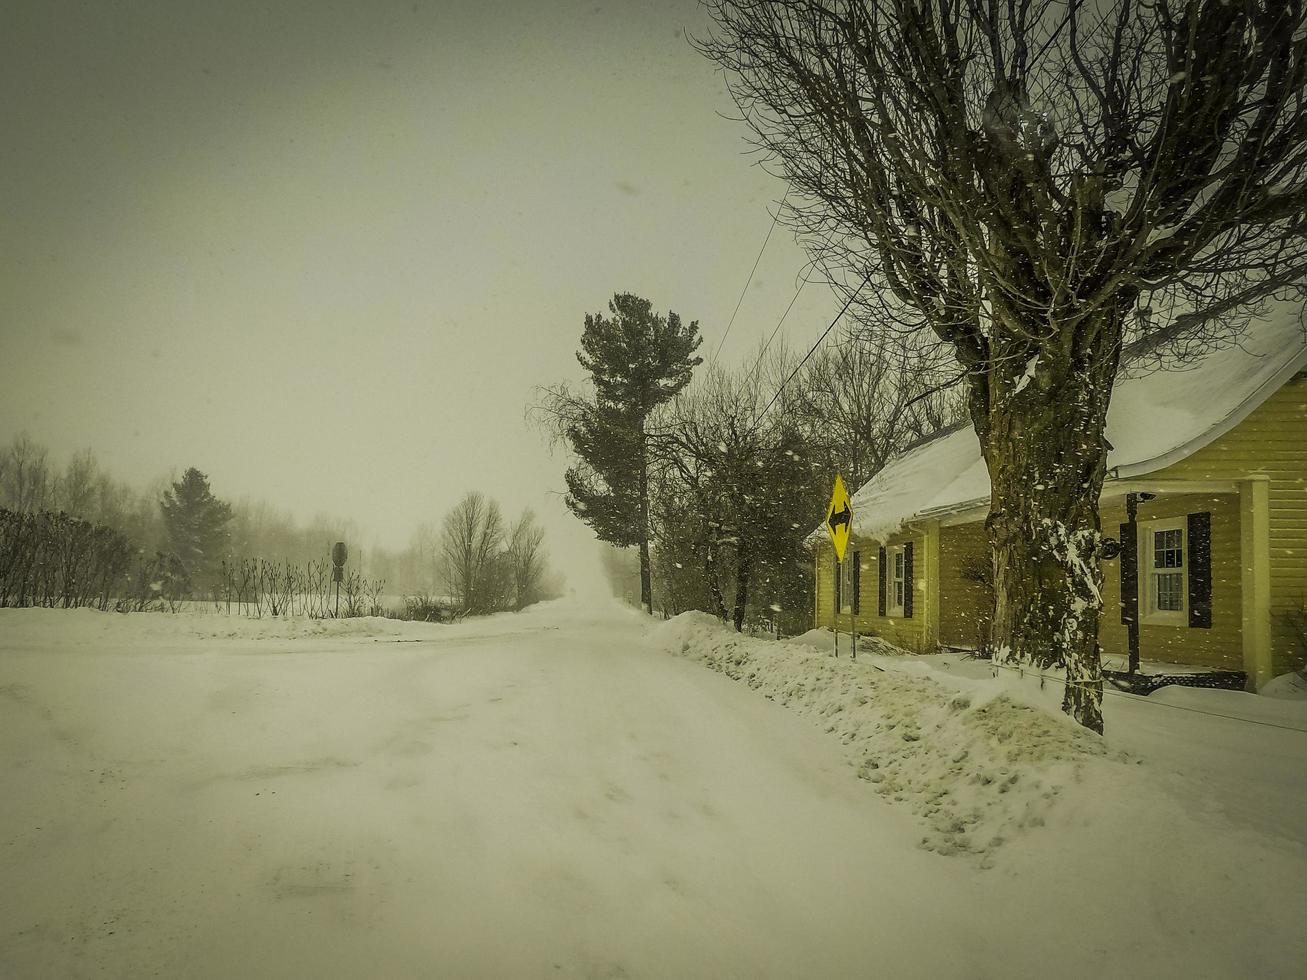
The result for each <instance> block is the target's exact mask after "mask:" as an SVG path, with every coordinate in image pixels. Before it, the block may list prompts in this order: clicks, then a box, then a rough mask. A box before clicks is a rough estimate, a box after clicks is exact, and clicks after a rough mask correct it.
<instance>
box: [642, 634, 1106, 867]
mask: <svg viewBox="0 0 1307 980" xmlns="http://www.w3.org/2000/svg"><path fill="white" fill-rule="evenodd" d="M654 641H655V642H656V643H658V644H660V645H661V646H662V647H663V648H664V649H666V650H668V651H670V652H672V653H675V654H677V655H679V656H683V657H687V658H689V659H692V660H698V661H700V662H702V663H703V664H705V665H706V666H708V667H711V668H712V669H713V670H717V671H720V672H721V673H723V674H725V675H726V676H727V677H731V678H733V679H735V680H739V681H743V682H744V683H746V684H748V685H749V687H751V688H753V689H755V690H756V691H758V692H759V693H761V694H763V695H765V696H766V697H767V698H769V699H771V700H773V701H776V702H778V703H780V704H783V705H785V706H786V707H788V708H790V709H791V710H793V711H797V712H798V713H800V714H802V715H805V716H807V717H809V718H811V719H812V720H813V721H814V722H816V723H817V724H819V725H821V726H822V728H824V729H825V731H826V732H827V733H829V734H831V735H834V736H836V737H837V738H839V739H840V741H841V742H843V743H844V746H845V752H846V754H847V756H848V758H849V761H850V762H851V763H852V764H853V765H854V766H855V767H856V769H857V771H858V775H859V776H861V777H862V778H863V779H866V780H868V781H870V782H871V783H873V784H874V785H875V787H876V789H877V790H878V791H879V792H880V793H881V794H882V795H884V796H886V797H888V798H890V799H892V800H894V801H896V802H899V803H904V804H906V805H908V806H910V807H911V808H912V809H913V810H914V811H915V812H916V813H917V814H919V815H920V816H921V817H922V819H923V820H924V822H925V825H926V828H927V831H926V834H925V836H924V837H923V838H922V840H921V846H922V847H925V848H926V849H928V850H932V851H938V852H940V853H943V854H957V853H963V852H969V853H972V854H975V855H979V856H980V857H981V859H982V863H987V855H988V854H989V853H990V852H992V851H993V850H994V849H995V848H997V847H999V846H1000V845H1002V844H1003V843H1004V842H1005V841H1007V840H1009V839H1010V838H1012V837H1013V836H1014V835H1016V834H1019V833H1020V832H1021V831H1022V830H1024V829H1026V828H1030V827H1037V826H1042V825H1043V823H1044V820H1045V816H1046V815H1047V813H1048V812H1049V809H1050V808H1051V807H1052V805H1053V804H1054V802H1055V801H1056V799H1057V797H1058V795H1059V793H1060V792H1061V790H1062V788H1063V787H1064V786H1066V785H1067V784H1068V783H1073V782H1079V781H1080V780H1081V779H1082V778H1084V770H1085V766H1086V763H1088V762H1091V761H1096V760H1103V759H1104V758H1105V757H1106V756H1107V755H1108V750H1107V749H1106V748H1105V747H1104V745H1103V743H1102V740H1101V739H1099V738H1097V737H1096V736H1094V735H1092V734H1091V733H1089V732H1087V731H1085V730H1084V729H1082V728H1080V727H1078V726H1076V725H1074V724H1073V723H1070V722H1069V721H1065V722H1064V721H1063V720H1062V719H1060V718H1057V717H1055V716H1052V715H1049V714H1048V713H1047V712H1045V711H1042V710H1040V709H1038V708H1032V707H1028V706H1026V705H1023V704H1018V703H1016V702H1014V701H1013V700H1011V699H1010V698H1009V697H1008V695H1007V694H1005V693H1003V690H1002V688H1001V685H1000V684H998V683H989V682H985V681H970V682H968V681H964V680H956V681H954V683H953V684H952V685H951V686H946V685H945V684H942V683H940V682H939V681H937V680H934V679H932V678H930V677H926V676H915V675H914V674H912V673H904V672H900V671H897V670H892V671H891V670H883V669H880V668H878V667H876V666H875V665H873V664H871V663H869V662H868V661H867V660H866V659H864V660H862V661H853V660H850V659H847V657H843V658H840V659H835V658H833V657H831V655H830V653H829V652H822V651H819V650H817V649H815V648H814V647H813V646H811V645H809V644H806V643H802V642H779V643H778V642H776V641H774V640H762V639H757V638H754V637H749V636H743V635H741V634H738V633H735V632H732V631H730V630H727V629H725V628H724V627H723V626H722V625H721V624H720V623H719V622H718V621H717V620H716V619H714V618H713V617H711V616H709V615H707V614H705V613H685V614H683V615H680V616H677V617H676V618H675V619H672V620H670V621H669V622H667V623H665V624H664V625H662V626H660V627H658V628H657V629H656V630H655V631H654Z"/></svg>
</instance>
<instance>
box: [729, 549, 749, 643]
mask: <svg viewBox="0 0 1307 980" xmlns="http://www.w3.org/2000/svg"><path fill="white" fill-rule="evenodd" d="M752 562H753V556H752V555H750V554H749V546H748V545H747V544H746V543H745V540H744V536H743V535H741V536H740V543H739V544H738V545H736V547H735V609H734V614H735V615H734V618H733V621H734V623H735V632H737V633H741V632H743V631H744V611H745V608H746V607H747V606H748V603H749V574H750V572H751V568H750V565H751V564H752Z"/></svg>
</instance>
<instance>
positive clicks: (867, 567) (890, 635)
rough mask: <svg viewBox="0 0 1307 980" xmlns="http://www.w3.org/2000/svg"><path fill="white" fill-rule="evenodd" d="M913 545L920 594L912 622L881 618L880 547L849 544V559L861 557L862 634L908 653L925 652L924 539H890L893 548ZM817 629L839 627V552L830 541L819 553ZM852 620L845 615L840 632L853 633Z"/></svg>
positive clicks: (859, 618)
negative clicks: (851, 631)
mask: <svg viewBox="0 0 1307 980" xmlns="http://www.w3.org/2000/svg"><path fill="white" fill-rule="evenodd" d="M905 541H912V542H913V545H912V547H913V577H914V578H915V579H916V582H915V588H916V592H915V595H914V597H913V612H912V618H911V619H902V618H899V617H895V618H893V619H891V618H890V617H888V616H880V615H878V610H879V609H880V603H879V600H880V561H879V549H880V545H879V543H877V542H874V541H867V540H865V539H861V538H854V539H851V540H850V541H849V547H848V551H847V552H846V553H845V557H846V558H849V559H851V558H852V557H853V553H854V552H857V553H858V554H859V555H860V564H861V572H860V578H859V582H858V584H859V586H860V588H859V604H858V609H859V612H858V615H857V617H856V623H857V628H858V632H859V633H862V634H872V635H874V636H878V637H880V638H881V639H883V640H886V641H887V642H889V643H893V644H894V645H895V646H899V647H902V648H903V649H905V650H912V651H914V652H917V653H920V652H922V648H923V646H924V644H925V612H924V609H925V585H926V583H925V578H924V576H923V575H922V561H921V557H920V552H921V547H922V537H921V536H920V535H916V536H911V535H896V536H894V537H892V538H890V540H889V543H890V544H902V543H903V542H905ZM816 568H817V572H816V575H817V598H816V603H817V625H818V626H824V627H826V628H827V629H830V628H832V627H833V626H835V625H836V624H835V605H834V603H835V595H834V589H835V577H834V576H835V551H834V549H833V548H832V547H831V545H830V542H829V541H823V542H822V543H821V545H820V546H819V548H818V550H817V561H816ZM849 621H850V617H849V615H848V614H847V613H842V614H841V615H840V617H839V624H838V625H839V629H840V631H841V632H846V631H847V630H848V629H849Z"/></svg>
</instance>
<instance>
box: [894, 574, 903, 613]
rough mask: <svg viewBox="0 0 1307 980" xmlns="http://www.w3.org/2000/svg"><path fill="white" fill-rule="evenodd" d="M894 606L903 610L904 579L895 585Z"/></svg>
mask: <svg viewBox="0 0 1307 980" xmlns="http://www.w3.org/2000/svg"><path fill="white" fill-rule="evenodd" d="M894 606H895V607H896V608H898V609H902V608H903V579H899V580H898V581H896V582H895V583H894Z"/></svg>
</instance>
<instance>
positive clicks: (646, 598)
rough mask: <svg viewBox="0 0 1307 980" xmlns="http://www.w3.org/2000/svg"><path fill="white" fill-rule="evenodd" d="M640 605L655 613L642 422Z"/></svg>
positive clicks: (646, 447)
mask: <svg viewBox="0 0 1307 980" xmlns="http://www.w3.org/2000/svg"><path fill="white" fill-rule="evenodd" d="M640 605H641V606H643V607H644V611H645V612H647V613H648V614H649V615H650V616H652V615H653V573H652V568H651V566H650V564H649V444H648V438H647V437H646V435H645V432H644V423H643V422H641V423H640Z"/></svg>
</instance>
